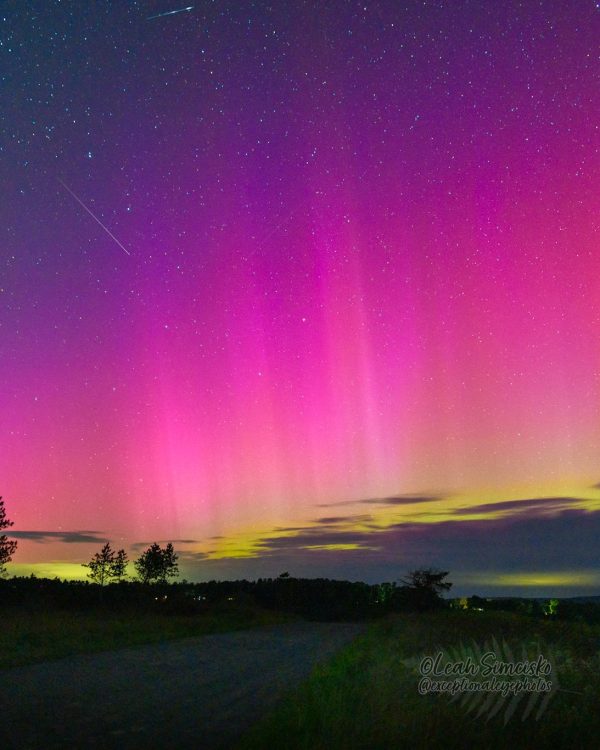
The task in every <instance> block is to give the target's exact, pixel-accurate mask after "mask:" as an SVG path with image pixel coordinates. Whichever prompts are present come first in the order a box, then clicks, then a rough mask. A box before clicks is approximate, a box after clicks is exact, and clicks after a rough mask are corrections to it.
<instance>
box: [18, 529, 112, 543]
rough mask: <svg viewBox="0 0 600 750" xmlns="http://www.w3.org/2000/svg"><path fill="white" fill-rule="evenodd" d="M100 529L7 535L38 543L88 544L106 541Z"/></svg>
mask: <svg viewBox="0 0 600 750" xmlns="http://www.w3.org/2000/svg"><path fill="white" fill-rule="evenodd" d="M101 534H102V532H101V531H11V532H10V533H8V532H7V534H6V535H7V536H10V537H14V538H15V539H25V540H27V541H30V542H38V543H39V544H48V543H49V542H64V543H65V544H89V543H90V542H108V541H109V540H108V539H106V538H105V537H104V536H100V535H101Z"/></svg>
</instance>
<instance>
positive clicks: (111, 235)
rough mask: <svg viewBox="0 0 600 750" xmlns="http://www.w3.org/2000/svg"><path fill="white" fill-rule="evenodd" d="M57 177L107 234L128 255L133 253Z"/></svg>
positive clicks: (62, 183) (61, 182)
mask: <svg viewBox="0 0 600 750" xmlns="http://www.w3.org/2000/svg"><path fill="white" fill-rule="evenodd" d="M56 179H57V180H58V181H59V182H60V184H61V185H62V186H63V187H64V189H65V190H66V191H67V192H69V193H71V195H72V196H73V198H75V200H76V201H77V203H79V205H80V206H81V207H82V208H85V210H86V211H87V212H88V214H89V215H90V216H91V217H92V219H94V221H97V222H98V224H100V226H101V227H102V229H104V231H105V232H106V234H107V235H108V236H109V237H110V238H111V239H113V240H114V241H115V242H116V243H117V245H118V246H119V247H120V248H121V250H123V251H124V252H126V253H127V255H131V253H130V252H129V250H128V249H127V248H126V247H125V246H124V245H122V244H121V243H120V242H119V240H118V239H117V238H116V237H115V235H114V234H113V233H112V232H111V231H110V229H109V228H108V227H105V226H104V224H103V223H102V222H101V221H100V219H99V218H98V217H97V216H96V214H94V213H93V212H92V211H90V209H89V208H88V207H87V206H86V205H85V203H84V202H83V201H82V200H81V199H80V198H78V197H77V196H76V195H75V193H74V192H73V191H72V190H71V188H70V187H69V186H68V185H65V183H64V182H63V181H62V180H61V179H59V178H58V177H57V178H56Z"/></svg>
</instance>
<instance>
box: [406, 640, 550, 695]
mask: <svg viewBox="0 0 600 750" xmlns="http://www.w3.org/2000/svg"><path fill="white" fill-rule="evenodd" d="M419 673H420V674H421V679H420V680H419V693H420V694H421V695H426V694H427V693H451V694H452V695H454V694H455V693H459V692H475V691H477V692H481V691H483V692H498V693H502V695H508V694H516V693H521V692H527V693H530V692H544V693H546V692H550V691H551V690H552V681H551V680H550V679H548V678H549V677H550V675H551V674H552V665H551V664H550V662H549V661H548V660H547V659H546V658H545V657H544V656H542V654H540V655H539V656H538V657H537V659H535V660H533V661H529V660H523V661H513V662H509V661H502V660H500V659H498V657H497V656H496V654H495V653H494V652H493V651H487V652H486V653H484V654H483V655H482V656H481V657H480V658H479V659H477V660H475V659H472V658H471V656H467V658H466V659H464V660H462V661H444V654H443V653H442V652H441V651H440V652H438V653H437V654H436V655H435V656H425V657H424V658H423V659H422V660H421V662H420V664H419ZM474 678H475V679H474Z"/></svg>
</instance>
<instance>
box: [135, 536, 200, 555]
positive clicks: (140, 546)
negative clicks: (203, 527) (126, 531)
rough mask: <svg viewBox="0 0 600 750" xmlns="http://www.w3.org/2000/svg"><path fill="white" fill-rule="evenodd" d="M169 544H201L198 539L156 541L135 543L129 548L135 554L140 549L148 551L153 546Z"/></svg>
mask: <svg viewBox="0 0 600 750" xmlns="http://www.w3.org/2000/svg"><path fill="white" fill-rule="evenodd" d="M169 542H170V543H171V544H172V545H173V546H175V545H177V544H200V541H199V540H198V539H155V540H154V541H152V542H134V543H133V544H130V545H129V548H130V549H131V550H133V551H134V552H135V551H137V550H140V549H147V548H148V547H149V546H150V545H151V544H169Z"/></svg>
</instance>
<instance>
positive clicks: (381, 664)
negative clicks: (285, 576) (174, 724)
mask: <svg viewBox="0 0 600 750" xmlns="http://www.w3.org/2000/svg"><path fill="white" fill-rule="evenodd" d="M492 637H494V638H495V639H496V641H497V642H499V644H503V642H504V641H505V642H506V643H507V644H508V645H509V647H510V648H511V649H512V651H513V652H514V653H521V648H522V647H523V646H525V648H526V649H527V653H528V655H529V656H530V658H531V657H532V656H533V655H537V654H538V653H541V654H543V655H547V654H548V655H551V658H552V659H553V661H554V664H555V667H556V676H557V677H558V684H559V685H560V690H559V691H557V692H556V693H555V694H554V695H553V696H552V698H551V700H550V702H549V704H548V706H547V708H546V710H545V711H544V712H543V714H542V715H541V717H540V718H539V720H535V718H534V715H533V714H534V713H535V712H534V711H532V713H531V715H529V716H528V718H526V719H525V720H523V719H522V717H523V713H524V709H525V706H526V704H527V701H528V700H529V697H528V696H525V697H524V698H523V699H522V701H521V702H520V703H519V704H518V706H517V708H516V710H515V713H514V715H513V716H512V718H510V719H509V720H508V722H507V723H506V725H504V710H505V709H504V707H503V709H502V710H501V711H499V713H498V714H497V715H496V716H495V717H493V718H489V713H490V711H489V710H488V711H486V712H484V713H483V714H482V716H481V717H480V718H475V713H476V711H473V713H470V714H467V711H466V707H463V706H461V705H460V701H459V700H456V701H455V702H452V700H451V698H450V697H449V696H448V695H431V694H430V695H425V696H421V695H419V693H418V690H417V683H418V681H419V679H420V675H419V674H418V671H417V669H416V667H415V666H414V663H413V665H411V664H410V663H409V664H407V663H406V662H407V661H409V662H410V660H411V659H413V660H414V662H418V661H419V660H418V659H415V658H414V657H419V656H421V655H424V654H434V653H435V652H436V651H437V650H438V647H442V648H444V649H447V648H448V647H452V644H459V643H461V642H462V643H465V644H467V645H468V644H469V642H471V641H474V642H476V643H479V644H481V645H483V644H484V643H485V642H486V641H488V640H489V639H491V638H492ZM501 647H502V646H501ZM599 649H600V630H599V629H598V628H597V627H596V628H593V627H590V626H586V625H584V624H574V623H566V622H549V621H545V620H544V621H540V620H534V619H528V618H526V617H523V616H519V615H513V614H508V613H500V612H497V613H483V612H459V611H458V612H457V611H443V612H437V613H432V614H426V615H420V616H419V615H412V616H395V617H393V618H391V619H388V620H385V621H382V622H378V623H375V624H374V625H372V626H371V627H370V628H369V629H368V630H367V632H366V633H365V634H364V635H363V636H361V637H360V638H359V639H358V640H357V641H355V642H354V643H353V644H352V645H351V646H350V647H348V648H347V649H346V650H344V651H343V652H341V653H340V654H339V655H338V656H337V657H336V658H335V659H334V660H333V662H331V663H329V664H327V665H324V666H320V667H319V668H317V670H316V671H315V672H314V673H313V675H312V677H311V678H310V679H309V680H308V681H307V682H306V683H305V684H304V685H302V686H301V687H300V688H299V689H297V690H296V691H294V692H293V693H291V694H290V695H289V697H288V698H287V699H286V700H285V701H284V702H283V703H282V704H280V706H279V707H278V709H277V710H276V711H275V712H274V713H273V714H271V715H270V716H268V717H267V718H266V719H265V720H263V721H262V722H261V723H259V724H258V725H257V726H256V727H255V728H254V730H253V731H252V732H251V733H250V734H249V735H248V736H246V737H245V738H244V741H243V742H242V743H241V744H240V746H239V750H259V749H260V750H263V749H264V748H267V747H286V748H289V750H293V749H294V748H297V749H299V748H303V749H304V750H319V749H321V748H322V749H323V750H325V748H327V750H336V749H337V750H356V749H358V748H360V749H365V750H366V749H367V748H368V749H369V750H377V749H379V748H381V750H389V749H390V748H394V749H396V748H423V749H424V748H427V749H428V750H431V749H432V748H433V749H435V748H446V749H450V748H467V747H468V748H511V750H516V749H517V748H523V749H524V748H527V750H537V748H552V749H553V750H558V749H559V748H569V750H570V749H571V748H575V747H577V748H597V747H600V712H599V711H598V706H599V698H600V658H599V653H598V652H599ZM471 695H472V694H471ZM536 698H537V697H536ZM539 700H540V701H541V696H540V697H539Z"/></svg>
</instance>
